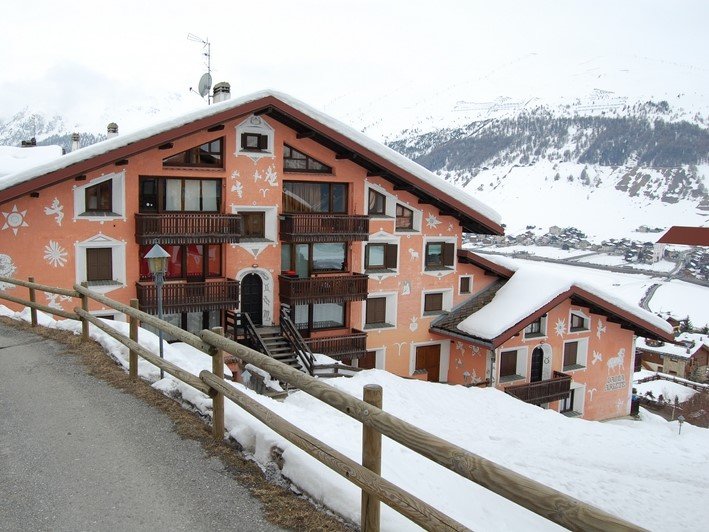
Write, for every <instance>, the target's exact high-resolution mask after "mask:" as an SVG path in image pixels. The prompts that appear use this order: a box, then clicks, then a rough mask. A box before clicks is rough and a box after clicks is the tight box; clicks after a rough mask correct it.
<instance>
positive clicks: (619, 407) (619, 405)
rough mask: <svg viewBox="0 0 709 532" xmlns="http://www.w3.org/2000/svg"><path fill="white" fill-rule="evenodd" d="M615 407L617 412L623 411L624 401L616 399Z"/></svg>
mask: <svg viewBox="0 0 709 532" xmlns="http://www.w3.org/2000/svg"><path fill="white" fill-rule="evenodd" d="M615 406H616V409H617V410H618V412H623V411H624V410H625V401H624V400H623V399H618V400H617V401H616V402H615Z"/></svg>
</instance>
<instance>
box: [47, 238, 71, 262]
mask: <svg viewBox="0 0 709 532" xmlns="http://www.w3.org/2000/svg"><path fill="white" fill-rule="evenodd" d="M44 260H46V261H47V262H48V263H49V264H51V265H52V266H54V267H55V268H56V267H57V266H59V267H64V265H65V264H66V263H67V261H68V260H69V254H68V253H67V251H66V249H64V248H63V247H61V246H60V245H59V243H58V242H55V241H54V240H50V241H49V244H47V245H46V246H44Z"/></svg>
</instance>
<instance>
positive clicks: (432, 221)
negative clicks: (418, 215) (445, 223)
mask: <svg viewBox="0 0 709 532" xmlns="http://www.w3.org/2000/svg"><path fill="white" fill-rule="evenodd" d="M440 224H441V221H440V220H439V219H438V218H436V217H435V216H434V215H433V214H429V215H428V217H427V218H426V225H427V226H428V227H429V229H435V228H436V227H438V226H439V225H440Z"/></svg>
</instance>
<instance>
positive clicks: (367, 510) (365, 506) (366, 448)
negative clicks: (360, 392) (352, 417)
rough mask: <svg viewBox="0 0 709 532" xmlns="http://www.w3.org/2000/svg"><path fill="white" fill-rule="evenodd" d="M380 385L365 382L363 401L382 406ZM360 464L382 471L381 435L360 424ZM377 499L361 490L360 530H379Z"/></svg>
mask: <svg viewBox="0 0 709 532" xmlns="http://www.w3.org/2000/svg"><path fill="white" fill-rule="evenodd" d="M382 395H383V392H382V387H381V386H379V385H378V384H367V385H366V386H365V387H364V397H363V400H364V402H365V403H369V404H370V405H373V406H376V407H377V408H381V407H382ZM362 465H363V466H364V467H366V468H367V469H369V470H370V471H372V472H373V473H376V474H377V475H381V472H382V435H381V433H380V432H377V431H376V430H374V429H373V428H371V427H368V426H367V425H362ZM379 510H380V503H379V499H377V498H376V497H373V496H372V495H370V494H369V493H367V492H366V491H364V490H362V514H361V518H360V527H361V529H362V532H379Z"/></svg>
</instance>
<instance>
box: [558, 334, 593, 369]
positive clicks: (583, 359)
mask: <svg viewBox="0 0 709 532" xmlns="http://www.w3.org/2000/svg"><path fill="white" fill-rule="evenodd" d="M574 342H575V343H577V344H578V347H577V348H576V364H575V365H577V366H582V367H580V368H575V369H566V368H565V367H564V349H565V348H566V344H570V343H574ZM587 364H588V338H576V339H574V340H566V341H565V342H564V345H562V346H561V367H562V371H563V372H567V371H579V370H585V369H586V366H587Z"/></svg>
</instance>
